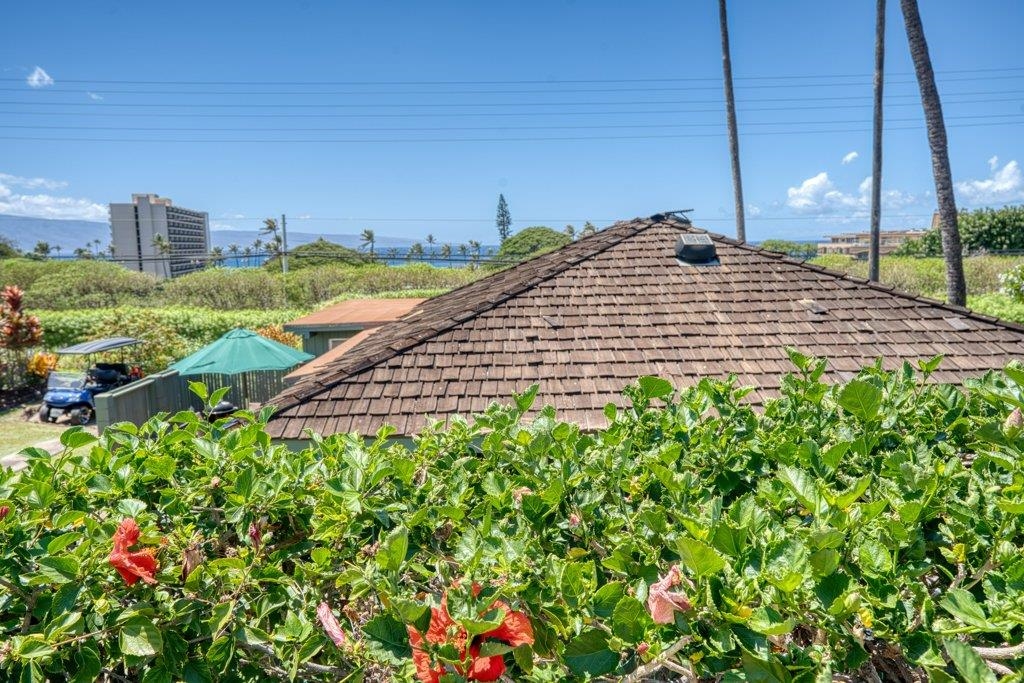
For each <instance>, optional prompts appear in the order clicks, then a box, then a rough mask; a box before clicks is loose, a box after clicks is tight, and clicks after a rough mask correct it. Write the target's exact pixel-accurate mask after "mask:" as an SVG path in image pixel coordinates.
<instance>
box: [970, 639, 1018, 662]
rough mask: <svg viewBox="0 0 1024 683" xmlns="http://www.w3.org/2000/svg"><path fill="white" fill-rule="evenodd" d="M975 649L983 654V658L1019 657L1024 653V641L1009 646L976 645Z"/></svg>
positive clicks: (1004, 658)
mask: <svg viewBox="0 0 1024 683" xmlns="http://www.w3.org/2000/svg"><path fill="white" fill-rule="evenodd" d="M974 651H975V652H977V653H978V654H979V655H981V658H982V659H1003V660H1006V659H1017V657H1020V656H1021V655H1024V643H1019V644H1017V645H1009V646H1007V647H975V648H974Z"/></svg>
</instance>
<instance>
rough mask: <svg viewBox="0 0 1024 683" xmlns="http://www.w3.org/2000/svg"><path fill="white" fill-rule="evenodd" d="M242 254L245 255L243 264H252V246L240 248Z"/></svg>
mask: <svg viewBox="0 0 1024 683" xmlns="http://www.w3.org/2000/svg"><path fill="white" fill-rule="evenodd" d="M242 255H243V256H245V265H247V266H251V265H252V247H246V248H245V249H243V250H242Z"/></svg>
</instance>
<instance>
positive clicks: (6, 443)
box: [0, 407, 68, 456]
mask: <svg viewBox="0 0 1024 683" xmlns="http://www.w3.org/2000/svg"><path fill="white" fill-rule="evenodd" d="M22 410H23V409H22V408H20V407H19V408H12V409H11V410H7V411H5V412H3V413H0V456H4V455H10V454H11V453H17V452H18V451H20V450H21V449H22V448H27V447H28V446H33V445H35V444H37V443H39V442H40V441H46V440H47V439H56V438H57V437H59V436H60V434H61V432H63V431H64V430H65V429H67V428H68V425H67V424H43V423H41V422H37V421H36V420H31V421H29V420H26V419H25V418H24V417H22Z"/></svg>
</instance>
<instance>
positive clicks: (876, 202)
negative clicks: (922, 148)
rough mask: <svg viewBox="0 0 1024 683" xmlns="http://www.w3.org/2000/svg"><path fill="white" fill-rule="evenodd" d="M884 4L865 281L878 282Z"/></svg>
mask: <svg viewBox="0 0 1024 683" xmlns="http://www.w3.org/2000/svg"><path fill="white" fill-rule="evenodd" d="M884 74H885V0H877V4H876V6H875V82H874V85H875V112H874V120H873V121H872V126H871V129H872V141H871V237H870V240H869V243H868V279H869V280H871V281H872V282H878V280H879V279H880V277H879V271H880V264H879V261H880V260H881V236H882V233H881V229H882V228H881V223H882V89H883V85H884V83H885V78H884Z"/></svg>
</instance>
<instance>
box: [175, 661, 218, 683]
mask: <svg viewBox="0 0 1024 683" xmlns="http://www.w3.org/2000/svg"><path fill="white" fill-rule="evenodd" d="M181 677H182V678H183V679H185V683H213V674H211V673H210V665H209V664H207V663H206V662H205V661H203V660H193V661H191V662H189V663H188V664H186V665H185V669H184V670H183V671H182V672H181Z"/></svg>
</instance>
